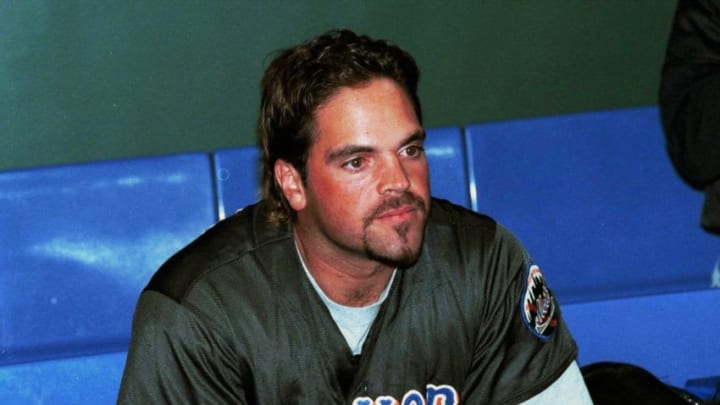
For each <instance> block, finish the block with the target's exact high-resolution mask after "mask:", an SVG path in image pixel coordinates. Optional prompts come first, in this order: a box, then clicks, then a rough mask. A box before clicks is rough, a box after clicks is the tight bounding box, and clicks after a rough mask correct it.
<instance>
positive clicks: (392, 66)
mask: <svg viewBox="0 0 720 405" xmlns="http://www.w3.org/2000/svg"><path fill="white" fill-rule="evenodd" d="M376 78H387V79H391V80H393V81H395V82H396V83H397V84H398V85H399V86H400V87H401V88H402V89H403V90H405V92H406V93H407V95H408V97H409V98H410V100H411V101H412V104H413V107H414V109H415V114H416V115H417V118H418V121H419V122H420V123H422V112H421V108H420V100H419V99H418V96H417V86H418V81H419V79H420V70H419V69H418V67H417V64H416V63H415V59H414V58H413V57H412V56H411V55H410V54H409V53H408V52H406V51H404V50H402V49H400V48H399V47H398V46H396V45H394V44H392V43H390V42H389V41H385V40H374V39H372V38H370V37H367V36H364V35H357V34H355V33H354V32H352V31H350V30H347V29H341V30H331V31H328V32H326V33H324V34H322V35H320V36H318V37H316V38H314V39H311V40H309V41H306V42H304V43H302V44H300V45H298V46H296V47H293V48H289V49H286V50H282V51H279V53H278V54H277V56H276V57H275V59H273V61H272V62H271V63H270V65H269V66H268V68H267V69H266V71H265V75H264V76H263V78H262V81H261V82H260V115H259V117H258V124H257V136H258V143H259V144H260V146H261V148H262V172H261V188H262V197H263V200H264V201H265V202H266V207H267V209H268V210H269V213H268V219H269V220H270V222H271V223H273V224H275V225H282V224H286V223H288V222H292V221H294V220H295V218H296V213H295V211H294V210H293V209H292V208H291V207H290V205H289V203H288V201H287V199H286V198H285V195H284V194H283V191H282V189H281V188H280V186H279V184H278V183H277V182H276V181H275V175H274V166H275V162H276V161H277V160H278V159H282V160H285V161H286V162H288V163H290V164H292V165H293V167H295V169H296V170H297V171H298V172H299V173H300V176H301V178H302V181H303V183H304V184H305V182H306V180H307V170H306V163H307V157H308V150H309V149H310V147H311V146H312V144H313V141H314V136H315V127H314V123H315V120H314V114H315V111H316V110H317V108H318V107H319V106H321V105H322V103H324V102H325V101H326V100H327V99H328V98H329V97H330V96H332V95H333V94H334V93H335V92H337V91H338V90H339V89H340V88H343V87H357V86H361V85H363V84H365V83H367V82H368V81H370V80H372V79H376Z"/></svg>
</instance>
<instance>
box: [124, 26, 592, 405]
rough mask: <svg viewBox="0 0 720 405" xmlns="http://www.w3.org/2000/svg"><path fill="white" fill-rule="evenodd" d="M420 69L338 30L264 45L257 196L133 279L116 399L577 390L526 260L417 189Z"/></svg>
mask: <svg viewBox="0 0 720 405" xmlns="http://www.w3.org/2000/svg"><path fill="white" fill-rule="evenodd" d="M418 78H419V71H418V69H417V66H416V65H415V62H414V60H413V59H412V57H411V56H410V55H409V54H407V53H406V52H405V51H403V50H401V49H399V48H398V47H396V46H394V45H392V44H389V43H387V42H385V41H376V40H372V39H370V38H368V37H365V36H358V35H356V34H354V33H352V32H350V31H347V30H342V31H331V32H329V33H326V34H324V35H321V36H320V37H318V38H315V39H313V40H311V41H308V42H306V43H304V44H302V45H300V46H298V47H295V48H291V49H288V50H286V51H284V52H282V53H280V54H279V55H278V56H277V57H276V58H275V60H274V61H273V62H272V63H271V65H270V66H269V67H268V69H267V71H266V73H265V76H264V78H263V80H262V83H261V87H262V99H261V111H260V118H259V122H258V132H259V141H260V144H261V145H262V149H263V174H262V184H263V200H262V201H261V202H260V203H258V204H256V205H252V206H250V207H247V208H246V209H244V210H243V211H241V212H240V213H238V214H236V215H234V216H233V217H231V218H229V219H227V220H225V221H223V222H221V223H219V224H218V225H216V226H215V227H214V228H213V229H211V230H209V231H208V232H206V233H205V234H204V235H203V236H201V237H200V238H199V239H198V240H196V241H195V242H193V243H192V244H191V245H190V246H188V247H187V248H185V249H184V250H182V251H181V252H180V253H178V254H177V255H175V256H174V257H173V258H172V259H170V260H169V261H168V263H166V264H165V265H164V266H163V267H162V268H161V269H160V270H159V271H158V273H157V274H156V275H155V276H154V278H153V279H152V280H151V282H150V283H149V285H148V287H147V288H146V290H145V291H144V292H143V294H142V297H141V298H140V301H139V304H138V308H137V311H136V315H135V320H134V326H133V336H132V343H131V347H130V351H129V354H128V362H127V366H126V370H125V375H124V377H123V382H122V386H121V390H120V397H119V402H121V403H188V402H189V403H245V404H354V405H370V404H408V405H409V404H414V405H417V404H458V403H460V401H461V400H462V402H463V403H466V404H483V403H493V404H496V403H519V402H522V401H526V400H532V401H535V402H536V403H543V401H544V402H546V403H585V402H587V403H589V402H590V400H589V397H588V394H587V390H586V388H585V385H584V383H583V381H582V377H581V376H580V373H579V370H578V367H577V364H576V363H575V362H574V358H575V355H576V347H575V343H574V342H573V340H572V338H571V337H570V335H569V333H568V331H567V329H566V327H565V325H564V323H563V321H562V319H561V318H560V312H559V308H558V307H557V304H556V303H555V300H554V298H553V297H552V295H551V294H550V291H549V289H548V288H547V286H546V284H545V282H544V280H543V277H542V274H541V273H540V270H539V268H538V266H537V265H535V264H533V263H532V262H531V261H530V259H529V257H528V255H527V254H526V253H525V251H524V250H523V248H522V247H521V245H520V244H519V243H518V242H517V241H516V240H515V239H514V238H513V237H512V235H510V233H508V232H507V231H506V230H505V229H503V228H502V227H501V226H499V225H498V224H496V223H495V222H493V221H492V220H491V219H490V218H488V217H485V216H481V215H478V214H475V213H472V212H470V211H467V210H465V209H463V208H460V207H457V206H455V205H452V204H450V203H449V202H447V201H439V200H434V199H432V198H431V197H430V190H429V182H428V178H429V175H428V168H427V162H426V158H425V155H424V151H423V140H424V137H425V133H424V131H423V128H422V124H421V116H422V115H421V112H420V111H421V110H420V102H419V100H418V97H417V83H418Z"/></svg>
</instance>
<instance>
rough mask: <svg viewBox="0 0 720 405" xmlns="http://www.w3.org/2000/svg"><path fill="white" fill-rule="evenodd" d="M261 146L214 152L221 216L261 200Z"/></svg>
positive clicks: (216, 185) (218, 208) (228, 214)
mask: <svg viewBox="0 0 720 405" xmlns="http://www.w3.org/2000/svg"><path fill="white" fill-rule="evenodd" d="M260 159H261V156H260V149H259V148H257V147H255V146H243V147H237V148H227V149H219V150H217V151H215V152H214V153H213V162H214V170H215V187H216V189H217V193H218V198H217V203H218V207H217V210H218V213H219V215H220V219H223V218H225V217H228V216H230V215H232V214H233V213H235V212H236V211H238V210H241V209H243V208H245V207H246V206H248V205H250V204H252V203H254V202H257V201H258V200H259V199H260V163H261V161H260Z"/></svg>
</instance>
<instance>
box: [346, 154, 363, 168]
mask: <svg viewBox="0 0 720 405" xmlns="http://www.w3.org/2000/svg"><path fill="white" fill-rule="evenodd" d="M364 165H365V159H363V158H361V157H356V158H352V159H350V160H348V161H346V162H345V163H343V167H345V168H348V169H350V170H360V169H362V168H363V166H364Z"/></svg>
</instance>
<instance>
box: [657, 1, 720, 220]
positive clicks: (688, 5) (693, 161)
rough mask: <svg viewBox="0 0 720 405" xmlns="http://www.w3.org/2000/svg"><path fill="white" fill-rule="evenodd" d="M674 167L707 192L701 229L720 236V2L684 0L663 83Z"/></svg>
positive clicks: (661, 100) (662, 97) (662, 96)
mask: <svg viewBox="0 0 720 405" xmlns="http://www.w3.org/2000/svg"><path fill="white" fill-rule="evenodd" d="M659 104H660V116H661V119H662V124H663V129H664V132H665V141H666V146H667V150H668V154H669V155H670V159H671V161H672V163H673V166H674V167H675V169H676V170H677V172H678V174H679V175H680V177H682V179H683V180H685V182H687V183H688V184H689V185H690V186H692V187H694V188H696V189H698V190H705V205H704V207H703V212H702V219H701V224H702V226H703V228H705V229H706V230H707V231H709V232H712V233H717V234H720V192H719V191H718V188H720V0H680V1H679V3H678V7H677V10H676V13H675V18H674V20H673V26H672V31H671V34H670V39H669V41H668V45H667V52H666V56H665V63H664V65H663V69H662V78H661V83H660V95H659Z"/></svg>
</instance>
